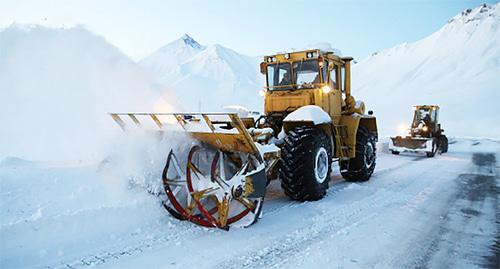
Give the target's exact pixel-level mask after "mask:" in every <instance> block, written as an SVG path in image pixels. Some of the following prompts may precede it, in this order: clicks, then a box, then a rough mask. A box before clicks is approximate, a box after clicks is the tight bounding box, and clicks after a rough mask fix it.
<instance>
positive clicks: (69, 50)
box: [0, 25, 170, 161]
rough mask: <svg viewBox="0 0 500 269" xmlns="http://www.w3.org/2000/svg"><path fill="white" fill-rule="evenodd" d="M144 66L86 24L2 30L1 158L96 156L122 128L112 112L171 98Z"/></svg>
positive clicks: (154, 105) (158, 103)
mask: <svg viewBox="0 0 500 269" xmlns="http://www.w3.org/2000/svg"><path fill="white" fill-rule="evenodd" d="M149 81H150V80H149V78H148V77H147V76H146V75H145V73H143V71H142V70H141V69H140V68H139V67H138V66H137V65H136V64H135V63H133V62H132V61H131V60H129V59H128V58H127V57H126V56H125V55H123V54H122V53H121V52H120V51H119V50H118V49H117V48H115V47H113V46H112V45H110V44H108V43H107V42H106V41H105V40H104V39H103V38H101V37H99V36H96V35H94V34H92V33H90V32H89V31H87V30H86V29H85V28H83V27H74V28H70V29H54V28H45V27H41V26H26V25H12V26H10V27H8V28H6V29H4V30H3V31H1V32H0V107H2V113H1V114H0V123H1V125H2V128H0V137H1V138H2V140H1V141H0V159H1V158H4V157H6V156H17V157H20V158H23V159H29V160H71V161H74V160H98V159H99V158H102V157H103V156H105V155H106V151H107V150H108V145H109V140H111V139H113V138H114V137H115V135H117V134H119V135H122V134H121V133H119V129H118V128H116V126H115V124H114V122H113V121H112V120H111V118H110V117H109V116H108V115H107V113H108V112H112V111H151V110H153V109H154V108H157V109H158V108H161V109H162V110H163V111H168V110H169V109H170V105H169V104H168V103H167V102H165V101H161V100H160V98H159V93H158V92H157V91H156V89H155V88H154V87H153V86H152V84H151V83H150V82H149Z"/></svg>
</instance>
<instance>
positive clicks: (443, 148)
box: [441, 135, 448, 153]
mask: <svg viewBox="0 0 500 269" xmlns="http://www.w3.org/2000/svg"><path fill="white" fill-rule="evenodd" d="M446 152H448V138H447V137H446V136H445V135H441V153H446Z"/></svg>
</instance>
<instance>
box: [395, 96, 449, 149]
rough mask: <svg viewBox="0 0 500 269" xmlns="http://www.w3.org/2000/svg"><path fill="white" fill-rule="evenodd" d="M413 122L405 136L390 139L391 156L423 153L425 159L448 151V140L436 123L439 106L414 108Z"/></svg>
mask: <svg viewBox="0 0 500 269" xmlns="http://www.w3.org/2000/svg"><path fill="white" fill-rule="evenodd" d="M413 110H414V115H413V122H412V124H411V128H410V132H409V134H408V135H407V136H404V137H403V136H396V137H391V141H390V143H389V149H390V150H391V152H392V154H396V155H397V154H399V153H400V152H402V151H411V152H425V153H426V155H427V157H434V156H435V155H436V153H445V152H447V151H448V138H447V137H446V136H445V135H444V129H442V128H441V124H440V123H438V118H439V106H437V105H420V106H414V109H413Z"/></svg>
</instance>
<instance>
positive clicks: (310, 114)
mask: <svg viewBox="0 0 500 269" xmlns="http://www.w3.org/2000/svg"><path fill="white" fill-rule="evenodd" d="M294 121H309V122H313V123H314V124H322V123H328V122H331V121H332V119H331V118H330V115H328V113H326V112H325V111H324V110H323V109H322V108H321V107H319V106H314V105H309V106H303V107H301V108H299V109H297V110H295V111H294V112H292V113H290V114H288V116H286V117H285V119H284V120H283V122H294Z"/></svg>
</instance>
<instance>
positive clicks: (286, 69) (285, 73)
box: [267, 63, 292, 91]
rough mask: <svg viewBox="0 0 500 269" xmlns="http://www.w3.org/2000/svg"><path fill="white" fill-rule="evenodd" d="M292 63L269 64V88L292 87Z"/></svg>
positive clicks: (283, 88)
mask: <svg viewBox="0 0 500 269" xmlns="http://www.w3.org/2000/svg"><path fill="white" fill-rule="evenodd" d="M291 84H292V75H291V67H290V63H277V64H271V65H268V66H267V86H268V87H269V90H271V91H272V90H289V89H291V88H292V86H291Z"/></svg>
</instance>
